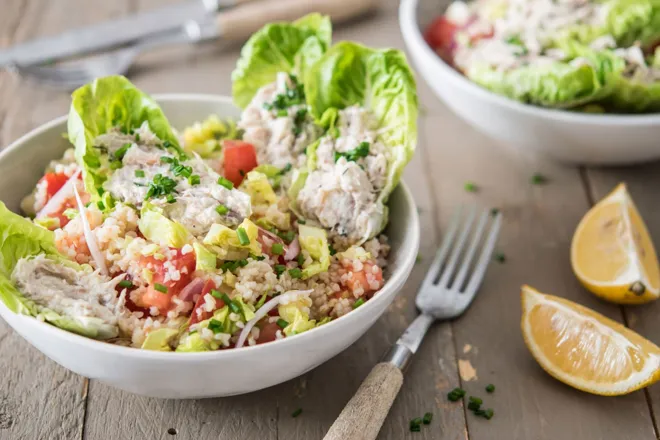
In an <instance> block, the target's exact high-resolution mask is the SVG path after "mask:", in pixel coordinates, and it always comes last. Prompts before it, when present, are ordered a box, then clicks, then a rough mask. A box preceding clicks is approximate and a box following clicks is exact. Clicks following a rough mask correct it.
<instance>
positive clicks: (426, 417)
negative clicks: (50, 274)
mask: <svg viewBox="0 0 660 440" xmlns="http://www.w3.org/2000/svg"><path fill="white" fill-rule="evenodd" d="M431 420H433V413H430V412H427V413H426V414H424V417H423V418H422V423H424V424H425V425H430V424H431Z"/></svg>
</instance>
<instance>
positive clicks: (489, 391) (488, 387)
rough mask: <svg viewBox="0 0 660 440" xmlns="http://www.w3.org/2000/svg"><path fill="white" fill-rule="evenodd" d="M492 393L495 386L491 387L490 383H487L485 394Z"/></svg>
mask: <svg viewBox="0 0 660 440" xmlns="http://www.w3.org/2000/svg"><path fill="white" fill-rule="evenodd" d="M493 391H495V385H493V384H492V383H489V384H488V385H486V392H487V393H492V392H493Z"/></svg>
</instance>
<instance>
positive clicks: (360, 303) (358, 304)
mask: <svg viewBox="0 0 660 440" xmlns="http://www.w3.org/2000/svg"><path fill="white" fill-rule="evenodd" d="M362 304H364V298H358V300H357V301H355V302H354V303H353V308H354V309H357V308H358V307H360V306H361V305H362Z"/></svg>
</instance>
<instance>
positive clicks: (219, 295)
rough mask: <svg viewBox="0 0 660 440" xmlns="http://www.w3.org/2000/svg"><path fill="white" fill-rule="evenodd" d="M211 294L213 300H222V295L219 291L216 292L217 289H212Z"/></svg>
mask: <svg viewBox="0 0 660 440" xmlns="http://www.w3.org/2000/svg"><path fill="white" fill-rule="evenodd" d="M210 293H211V296H212V297H213V298H218V299H222V293H220V292H219V291H217V290H215V289H211V292H210Z"/></svg>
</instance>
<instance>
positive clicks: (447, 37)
mask: <svg viewBox="0 0 660 440" xmlns="http://www.w3.org/2000/svg"><path fill="white" fill-rule="evenodd" d="M457 30H458V26H457V25H456V24H454V23H452V22H451V21H449V20H447V18H446V17H444V16H443V17H438V18H436V19H435V20H433V22H431V24H430V25H429V27H427V28H426V32H424V39H425V40H426V42H427V43H428V45H429V46H431V47H432V48H433V49H435V50H436V51H438V53H440V54H441V55H442V56H443V57H444V56H445V55H447V56H448V55H451V51H452V49H453V48H454V44H455V41H454V39H455V36H456V31H457Z"/></svg>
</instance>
